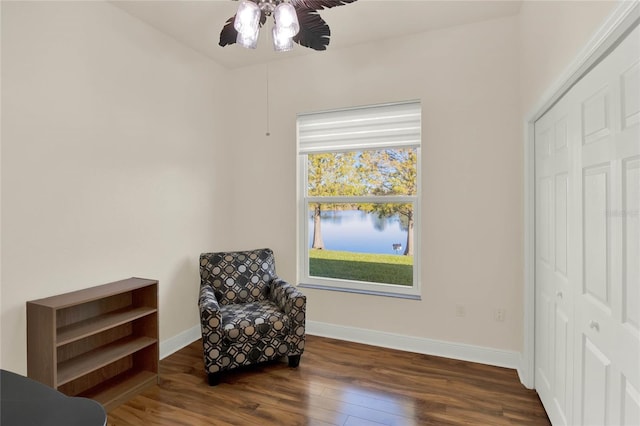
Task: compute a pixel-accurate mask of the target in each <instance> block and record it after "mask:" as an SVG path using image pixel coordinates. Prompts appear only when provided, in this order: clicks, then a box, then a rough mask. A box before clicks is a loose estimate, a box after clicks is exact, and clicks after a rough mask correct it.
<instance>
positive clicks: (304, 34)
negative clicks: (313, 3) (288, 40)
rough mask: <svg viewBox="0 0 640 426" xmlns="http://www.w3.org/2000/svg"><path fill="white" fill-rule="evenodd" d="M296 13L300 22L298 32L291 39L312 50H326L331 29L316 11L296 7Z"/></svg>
mask: <svg viewBox="0 0 640 426" xmlns="http://www.w3.org/2000/svg"><path fill="white" fill-rule="evenodd" d="M296 14H297V15H298V22H299V23H300V32H298V34H296V35H295V36H294V37H293V41H295V42H296V43H298V44H299V45H301V46H304V47H309V48H311V49H314V50H327V46H329V38H330V36H331V30H330V29H329V25H327V23H326V22H325V21H324V19H322V18H321V17H320V15H319V14H318V12H316V11H315V10H313V9H305V8H300V7H298V8H296Z"/></svg>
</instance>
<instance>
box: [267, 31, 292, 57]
mask: <svg viewBox="0 0 640 426" xmlns="http://www.w3.org/2000/svg"><path fill="white" fill-rule="evenodd" d="M271 34H272V36H273V50H275V51H276V52H286V51H289V50H291V49H293V38H292V37H290V36H289V35H288V34H287V33H284V34H283V33H282V31H280V30H279V29H278V27H277V26H274V27H273V30H272V31H271Z"/></svg>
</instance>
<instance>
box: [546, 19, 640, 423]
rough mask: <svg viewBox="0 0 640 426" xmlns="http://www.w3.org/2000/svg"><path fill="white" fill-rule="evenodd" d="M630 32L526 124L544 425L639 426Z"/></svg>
mask: <svg viewBox="0 0 640 426" xmlns="http://www.w3.org/2000/svg"><path fill="white" fill-rule="evenodd" d="M639 84H640V29H638V27H636V28H635V29H634V30H633V31H632V32H631V33H630V34H629V35H627V36H626V38H625V39H623V41H622V42H621V43H620V44H619V45H618V46H617V47H616V48H615V49H614V50H613V51H612V52H611V53H610V54H609V55H608V56H606V57H605V58H604V59H603V60H602V61H601V62H600V63H599V64H597V65H596V66H595V67H594V68H593V69H592V70H590V71H589V72H588V73H587V74H586V75H585V76H584V77H583V78H582V79H581V80H580V81H578V82H577V83H576V85H575V86H574V87H573V88H572V89H571V90H569V92H567V93H566V94H565V95H564V96H563V97H562V98H561V99H560V101H559V102H558V103H557V104H556V105H554V106H553V108H551V109H550V110H549V111H548V112H547V113H546V114H545V115H544V116H543V117H541V118H540V119H539V120H538V121H537V122H536V124H535V149H536V158H535V161H536V166H535V172H536V177H535V185H536V212H535V214H536V239H535V243H536V252H535V256H536V269H535V273H536V323H535V326H536V335H535V338H536V352H535V363H536V367H535V386H536V389H537V391H538V393H539V395H540V399H541V400H542V402H543V404H544V406H545V408H546V410H547V413H548V414H549V418H550V419H551V421H552V423H553V424H554V425H597V426H603V425H640V217H639V216H640V85H639Z"/></svg>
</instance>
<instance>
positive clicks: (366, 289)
mask: <svg viewBox="0 0 640 426" xmlns="http://www.w3.org/2000/svg"><path fill="white" fill-rule="evenodd" d="M409 104H412V105H414V106H417V108H418V110H419V111H420V114H421V105H420V102H419V101H410V102H401V103H394V104H382V105H370V106H364V107H358V108H347V109H340V110H332V111H325V112H320V113H311V114H334V113H338V114H340V113H342V112H345V113H346V114H350V113H352V112H354V111H355V112H356V113H357V112H358V110H363V111H364V110H366V109H369V108H378V107H382V108H385V107H389V106H391V107H392V108H393V107H394V106H395V105H399V106H403V105H409ZM303 115H308V114H299V115H298V132H297V133H298V167H297V169H298V179H297V194H298V196H297V201H298V203H297V204H298V227H297V229H298V250H297V253H298V259H297V260H298V262H297V263H298V282H299V283H300V284H299V285H300V286H301V287H306V288H315V289H323V290H335V291H344V292H351V293H363V294H371V295H379V296H390V297H400V298H406V299H417V300H419V299H420V295H421V291H420V261H419V259H420V258H421V257H420V252H421V243H420V235H421V233H420V227H421V226H420V222H421V217H422V215H421V212H420V210H421V209H420V205H421V173H422V167H421V151H420V150H421V147H420V145H421V141H420V139H421V137H420V135H421V129H418V130H417V131H418V138H417V141H416V138H415V135H412V136H411V140H407V142H404V143H403V141H402V137H397V138H395V139H394V140H393V141H392V142H391V143H389V144H385V143H384V142H381V141H380V140H379V139H377V140H375V143H373V144H367V143H364V142H362V141H361V140H359V141H357V142H356V143H355V144H349V142H348V141H347V142H346V143H344V142H343V141H334V142H330V143H329V144H328V145H329V146H330V147H329V148H327V147H326V146H327V144H326V142H322V144H323V145H325V146H323V147H321V148H318V149H316V148H315V147H312V148H311V149H301V148H300V141H301V137H300V130H299V127H300V126H299V123H300V117H301V116H303ZM421 122H422V120H421V119H420V123H421ZM400 148H413V149H415V150H416V161H417V163H416V168H417V173H416V179H417V182H416V194H415V195H411V196H404V195H403V196H355V197H354V196H337V197H336V196H334V197H322V196H308V195H307V188H308V186H307V176H308V170H307V166H308V154H315V153H321V152H345V151H366V150H380V149H400ZM314 202H321V203H408V204H412V205H413V243H414V246H413V247H414V248H413V280H412V282H413V285H412V286H404V285H398V284H385V283H374V282H364V281H353V280H346V279H338V278H325V277H313V276H310V275H309V250H310V249H309V247H310V237H309V234H310V229H309V220H308V205H309V203H314Z"/></svg>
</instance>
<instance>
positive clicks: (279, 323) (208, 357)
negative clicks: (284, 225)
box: [198, 249, 307, 386]
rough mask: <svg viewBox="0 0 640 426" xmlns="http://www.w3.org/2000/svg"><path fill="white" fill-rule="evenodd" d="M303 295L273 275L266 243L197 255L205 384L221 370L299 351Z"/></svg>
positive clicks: (296, 359)
mask: <svg viewBox="0 0 640 426" xmlns="http://www.w3.org/2000/svg"><path fill="white" fill-rule="evenodd" d="M306 302H307V299H306V297H305V296H304V295H303V294H302V293H301V292H300V291H299V290H298V289H297V288H295V287H294V286H292V285H290V284H288V283H287V282H285V281H283V280H281V279H280V278H278V276H277V275H276V269H275V259H274V256H273V251H272V250H271V249H259V250H252V251H237V252H223V253H202V254H201V255H200V298H199V300H198V306H199V308H200V324H201V329H202V344H203V349H204V366H205V370H206V372H207V375H208V380H209V384H210V385H211V386H215V385H217V384H218V383H219V382H220V376H221V374H222V372H223V371H225V370H230V369H233V368H236V367H240V366H242V365H248V364H255V363H258V362H263V361H269V360H272V359H276V358H279V357H281V356H284V355H287V356H288V359H289V366H290V367H297V366H298V364H299V363H300V355H302V352H304V342H305V315H306V305H307V303H306Z"/></svg>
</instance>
